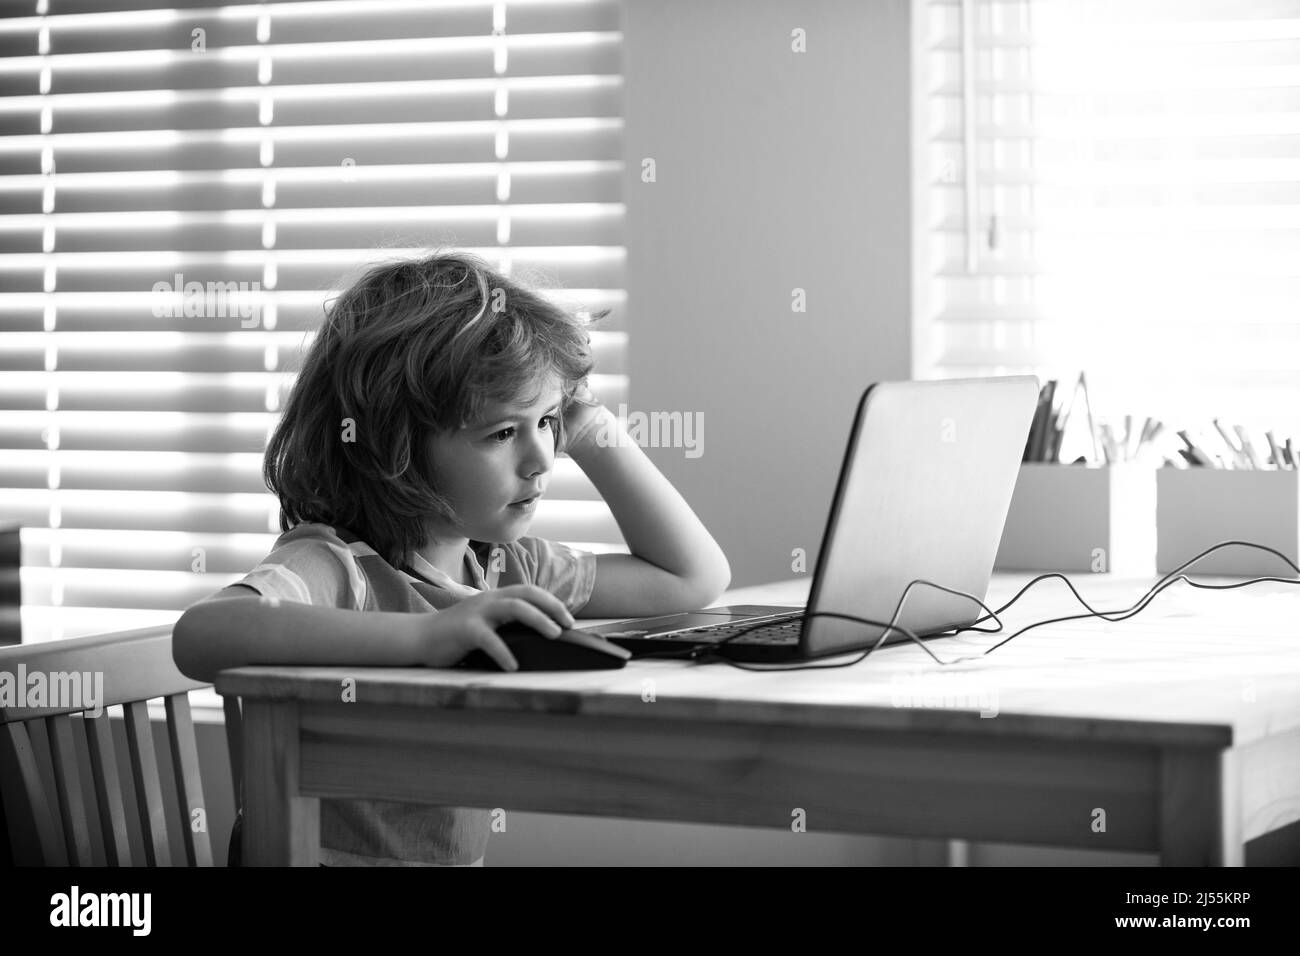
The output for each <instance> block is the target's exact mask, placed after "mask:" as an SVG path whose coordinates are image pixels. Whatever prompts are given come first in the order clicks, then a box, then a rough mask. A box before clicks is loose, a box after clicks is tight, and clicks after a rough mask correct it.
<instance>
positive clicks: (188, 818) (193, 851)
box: [165, 694, 212, 866]
mask: <svg viewBox="0 0 1300 956" xmlns="http://www.w3.org/2000/svg"><path fill="white" fill-rule="evenodd" d="M165 707H166V709H167V741H168V743H169V744H170V745H171V749H172V767H173V768H174V770H175V773H176V795H177V797H178V798H179V799H180V805H181V839H182V841H183V842H184V844H185V860H186V862H187V863H188V864H189V865H190V866H211V865H212V841H211V840H210V839H209V837H208V827H207V816H208V808H207V807H206V806H204V805H203V783H202V781H201V780H200V778H199V748H198V741H197V740H196V739H195V737H194V718H193V716H192V715H191V714H190V699H189V697H188V696H187V695H185V694H172V695H171V696H169V697H168V698H167V699H166V701H165ZM195 810H198V811H200V812H201V816H202V822H203V828H202V829H200V830H196V829H195V824H196V822H197V821H196V820H195V817H194V811H195Z"/></svg>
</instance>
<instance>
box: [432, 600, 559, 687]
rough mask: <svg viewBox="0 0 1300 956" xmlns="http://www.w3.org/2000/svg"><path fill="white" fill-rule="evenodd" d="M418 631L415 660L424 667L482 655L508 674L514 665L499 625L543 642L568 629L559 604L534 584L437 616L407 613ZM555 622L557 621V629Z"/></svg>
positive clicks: (459, 605) (464, 603) (462, 604)
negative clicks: (524, 629) (529, 632)
mask: <svg viewBox="0 0 1300 956" xmlns="http://www.w3.org/2000/svg"><path fill="white" fill-rule="evenodd" d="M411 618H412V619H413V623H414V626H416V627H418V628H419V631H418V634H417V638H416V639H417V641H418V642H419V654H420V660H421V662H422V663H423V664H424V665H425V666H426V667H452V666H453V665H455V664H457V663H459V662H460V660H461V659H462V658H463V657H464V656H465V655H466V654H468V653H470V652H471V651H474V650H482V651H483V652H484V653H486V654H487V655H488V656H489V657H490V658H492V659H493V660H494V661H496V662H497V663H498V664H500V665H501V667H502V668H504V669H505V670H508V671H514V670H518V669H519V664H518V662H517V661H516V660H515V658H514V655H513V654H511V653H510V649H509V648H507V647H506V644H505V641H503V640H501V638H500V637H498V636H497V631H496V629H497V628H498V627H500V626H501V625H502V624H508V623H510V622H511V621H519V622H520V623H522V624H527V625H528V626H529V627H531V628H532V629H533V630H535V631H538V632H539V633H541V634H543V635H545V636H546V637H552V638H553V637H558V636H559V634H560V630H561V625H563V626H564V627H573V625H574V623H575V622H574V620H573V615H572V614H570V613H569V609H568V608H567V607H565V606H564V602H563V601H561V600H560V599H559V598H557V597H556V596H555V595H554V594H552V593H550V592H549V591H546V590H544V589H543V588H539V587H537V586H536V585H535V584H512V585H510V586H508V587H504V588H493V589H492V590H489V591H484V592H483V593H482V594H476V595H475V596H474V597H470V598H465V599H464V600H463V601H459V602H457V603H456V604H453V605H452V606H451V607H449V608H446V609H444V610H441V611H438V612H437V613H436V614H412V615H411ZM556 621H558V622H560V623H559V624H557V623H556Z"/></svg>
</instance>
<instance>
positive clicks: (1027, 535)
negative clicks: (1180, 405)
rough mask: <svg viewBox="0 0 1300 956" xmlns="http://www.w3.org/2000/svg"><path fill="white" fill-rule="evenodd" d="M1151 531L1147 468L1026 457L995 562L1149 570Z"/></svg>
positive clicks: (1033, 567)
mask: <svg viewBox="0 0 1300 956" xmlns="http://www.w3.org/2000/svg"><path fill="white" fill-rule="evenodd" d="M1155 530H1156V482H1155V472H1154V470H1153V469H1151V468H1150V467H1147V466H1143V465H1139V464H1119V465H1105V466H1103V467H1099V468H1088V467H1084V466H1081V465H1056V464H1047V463H1043V462H1026V463H1025V464H1022V465H1021V466H1020V475H1019V477H1018V478H1017V479H1016V490H1015V492H1014V493H1013V494H1012V497H1011V509H1010V511H1009V512H1008V513H1007V523H1006V526H1005V528H1004V529H1003V532H1002V543H1001V545H1000V546H999V547H998V555H997V559H996V560H995V562H994V566H995V567H996V568H997V569H998V570H1002V571H1092V572H1103V571H1110V572H1115V573H1117V574H1124V575H1136V576H1149V575H1150V574H1151V573H1152V572H1153V571H1154V570H1155V551H1156V540H1155V537H1156V535H1155Z"/></svg>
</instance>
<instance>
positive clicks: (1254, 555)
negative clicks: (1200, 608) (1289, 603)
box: [1156, 468, 1300, 577]
mask: <svg viewBox="0 0 1300 956" xmlns="http://www.w3.org/2000/svg"><path fill="white" fill-rule="evenodd" d="M1156 488H1157V492H1156V498H1157V502H1158V503H1157V507H1156V527H1157V528H1158V535H1157V558H1156V567H1157V570H1159V571H1160V572H1161V573H1162V574H1163V573H1164V572H1166V571H1172V570H1174V568H1176V567H1178V566H1179V565H1180V564H1183V563H1184V562H1186V561H1190V560H1191V559H1192V558H1194V557H1195V556H1196V555H1198V554H1200V553H1201V552H1202V551H1204V550H1205V549H1206V548H1209V547H1211V546H1213V545H1216V544H1218V543H1219V542H1220V541H1250V542H1252V543H1254V544H1263V545H1267V546H1268V547H1270V548H1275V549H1277V550H1278V551H1280V552H1282V553H1283V554H1285V555H1286V556H1287V557H1288V558H1290V559H1291V560H1292V561H1293V562H1296V563H1297V564H1300V560H1298V559H1297V558H1298V552H1300V548H1298V547H1297V545H1300V471H1247V470H1225V469H1220V468H1188V469H1186V470H1183V469H1178V468H1161V469H1160V471H1159V475H1158V477H1157V479H1156ZM1185 573H1186V574H1191V575H1196V574H1222V575H1230V576H1241V577H1259V576H1263V575H1277V576H1278V577H1293V576H1294V575H1295V572H1294V571H1292V570H1291V569H1290V568H1288V567H1287V566H1286V564H1285V563H1283V561H1282V559H1281V558H1279V557H1277V556H1276V555H1272V554H1269V553H1268V552H1267V551H1260V550H1259V549H1258V548H1243V547H1240V546H1234V547H1230V548H1222V549H1220V550H1218V551H1215V552H1214V553H1213V554H1211V555H1208V556H1206V557H1204V558H1202V559H1201V560H1200V561H1197V562H1196V563H1195V564H1194V565H1192V566H1191V567H1190V568H1188V569H1187V570H1186V572H1185Z"/></svg>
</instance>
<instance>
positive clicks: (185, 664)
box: [172, 608, 215, 684]
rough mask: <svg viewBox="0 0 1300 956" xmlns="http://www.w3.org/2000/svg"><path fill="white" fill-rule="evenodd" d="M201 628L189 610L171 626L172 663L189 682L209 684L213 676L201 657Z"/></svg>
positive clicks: (194, 615)
mask: <svg viewBox="0 0 1300 956" xmlns="http://www.w3.org/2000/svg"><path fill="white" fill-rule="evenodd" d="M201 631H202V627H201V626H200V622H199V621H198V616H197V615H196V614H195V608H190V609H189V610H188V611H186V612H185V613H184V614H182V615H181V616H180V619H179V620H177V622H176V623H175V624H174V625H173V626H172V661H173V662H175V664H176V669H177V670H178V671H180V672H181V673H182V674H184V675H185V676H186V677H188V678H189V679H190V680H197V681H202V682H203V683H205V684H211V683H212V680H213V677H214V676H215V674H214V673H213V672H212V670H211V668H210V667H209V665H208V662H207V661H205V660H204V657H203V646H204V643H205V642H204V641H203V640H202V634H201Z"/></svg>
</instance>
